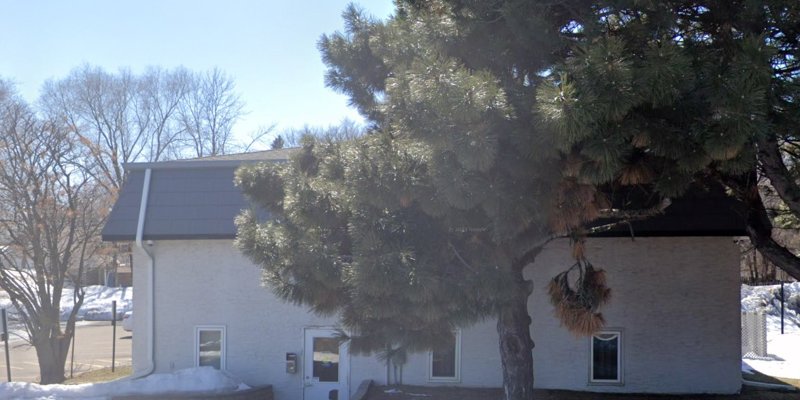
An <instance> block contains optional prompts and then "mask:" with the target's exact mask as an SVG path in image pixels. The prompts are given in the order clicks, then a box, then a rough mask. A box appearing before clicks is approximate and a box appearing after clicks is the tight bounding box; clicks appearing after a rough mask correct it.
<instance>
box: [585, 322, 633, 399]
mask: <svg viewBox="0 0 800 400" xmlns="http://www.w3.org/2000/svg"><path fill="white" fill-rule="evenodd" d="M600 335H615V336H616V337H617V379H594V338H595V337H597V336H600ZM600 340H603V339H600ZM609 340H610V339H609ZM623 344H624V342H623V338H622V329H604V330H602V331H599V332H595V333H594V334H592V336H589V383H590V384H593V385H622V384H624V380H623V379H622V377H623V376H624V365H623V363H622V360H623V357H622V353H623V350H624V348H623Z"/></svg>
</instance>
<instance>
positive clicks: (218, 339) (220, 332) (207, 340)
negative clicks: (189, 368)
mask: <svg viewBox="0 0 800 400" xmlns="http://www.w3.org/2000/svg"><path fill="white" fill-rule="evenodd" d="M194 340H195V346H194V348H195V358H194V360H195V361H194V362H195V366H198V367H204V366H211V367H214V368H216V369H225V327H224V326H198V327H197V328H195V335H194Z"/></svg>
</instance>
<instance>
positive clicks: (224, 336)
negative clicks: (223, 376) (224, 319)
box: [194, 325, 228, 371]
mask: <svg viewBox="0 0 800 400" xmlns="http://www.w3.org/2000/svg"><path fill="white" fill-rule="evenodd" d="M225 330H226V328H225V325H198V326H195V327H194V366H195V367H199V366H200V332H201V331H220V332H221V335H220V341H221V342H222V343H221V345H220V357H219V369H220V371H224V370H225V369H226V365H225V358H226V356H227V355H228V350H227V334H226V332H225Z"/></svg>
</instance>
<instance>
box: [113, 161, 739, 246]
mask: <svg viewBox="0 0 800 400" xmlns="http://www.w3.org/2000/svg"><path fill="white" fill-rule="evenodd" d="M291 152H292V149H284V150H271V151H261V152H252V153H244V154H234V155H225V156H216V157H206V158H198V159H190V160H178V161H166V162H157V163H134V164H129V165H126V168H127V169H128V178H127V181H126V182H125V184H124V185H123V187H122V189H121V191H120V194H119V199H118V200H117V202H116V204H115V205H114V208H113V210H112V211H111V214H110V216H109V218H108V221H107V222H106V225H105V227H104V228H103V232H102V237H103V240H107V241H128V240H135V238H136V226H137V223H138V218H139V207H140V202H141V197H142V189H143V184H144V175H145V170H146V169H148V168H149V169H151V171H152V172H151V180H150V192H149V199H148V202H147V212H146V216H145V224H144V232H143V239H144V240H165V239H223V238H234V237H236V226H235V225H234V222H233V221H234V218H236V216H237V215H238V214H239V212H240V211H241V210H242V209H246V208H248V207H249V204H248V202H247V200H246V199H245V197H244V195H243V194H242V193H241V191H240V190H239V189H238V188H237V187H236V186H235V185H234V184H233V177H234V172H235V171H236V168H238V167H239V166H240V165H242V164H246V163H253V162H258V161H273V162H281V161H285V160H287V159H288V156H289V154H290V153H291ZM623 197H624V201H623V203H625V204H627V205H629V206H630V204H631V195H630V193H628V194H625V196H623ZM634 197H635V196H634ZM612 200H614V202H615V203H616V202H617V200H618V199H617V198H615V199H612ZM640 202H641V203H642V204H646V203H647V201H644V202H642V201H641V199H639V200H634V203H640ZM743 211H744V210H743V209H742V206H741V204H740V203H739V202H737V201H736V200H734V199H732V198H731V197H729V196H726V195H725V193H724V192H723V191H722V190H721V189H720V188H712V190H708V189H704V188H695V189H692V190H690V191H689V192H688V193H687V194H686V195H684V196H683V197H681V198H679V199H675V200H673V202H672V205H670V206H669V207H667V209H666V210H665V212H664V214H661V215H658V216H655V217H651V218H649V219H646V220H642V221H636V222H633V223H632V224H631V225H630V226H629V225H617V226H616V227H614V228H612V229H610V230H607V231H603V232H600V233H598V234H595V235H593V236H630V235H631V234H633V235H634V236H743V235H745V231H744V218H743V215H744V212H743ZM605 222H607V221H598V222H597V224H596V225H602V224H603V223H605Z"/></svg>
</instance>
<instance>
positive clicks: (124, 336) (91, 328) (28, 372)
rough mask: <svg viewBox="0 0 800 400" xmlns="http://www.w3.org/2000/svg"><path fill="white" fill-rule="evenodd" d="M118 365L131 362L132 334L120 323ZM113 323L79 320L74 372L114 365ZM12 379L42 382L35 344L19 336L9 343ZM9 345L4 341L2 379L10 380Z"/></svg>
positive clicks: (0, 358)
mask: <svg viewBox="0 0 800 400" xmlns="http://www.w3.org/2000/svg"><path fill="white" fill-rule="evenodd" d="M116 341H117V353H116V365H130V364H131V333H130V332H125V331H124V330H123V329H122V326H121V325H117V335H116ZM111 347H112V328H111V322H108V321H106V322H78V327H77V329H76V331H75V363H74V365H73V371H72V372H73V375H75V376H77V375H80V374H81V373H83V372H86V371H91V370H95V369H98V368H106V367H110V366H111ZM9 348H10V351H9V354H10V356H11V380H12V381H14V382H39V363H38V361H37V359H36V350H35V349H34V348H33V346H31V345H29V344H27V343H25V342H24V341H22V340H20V339H17V340H13V338H12V341H11V342H10V343H9ZM71 357H72V350H70V353H69V354H68V355H67V363H66V366H65V373H66V375H67V378H69V376H70V359H71ZM6 380H7V374H6V361H5V348H4V347H3V343H2V342H0V382H6Z"/></svg>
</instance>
